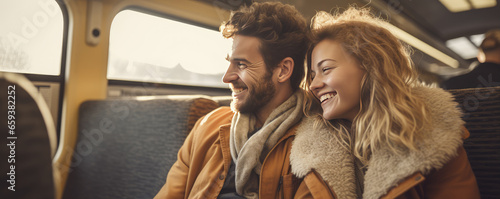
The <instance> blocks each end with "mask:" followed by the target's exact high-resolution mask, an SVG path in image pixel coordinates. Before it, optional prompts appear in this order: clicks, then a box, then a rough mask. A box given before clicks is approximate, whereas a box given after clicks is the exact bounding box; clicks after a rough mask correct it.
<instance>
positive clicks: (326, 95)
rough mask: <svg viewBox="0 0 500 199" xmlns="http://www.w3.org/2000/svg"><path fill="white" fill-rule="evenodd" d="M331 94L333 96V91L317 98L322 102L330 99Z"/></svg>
mask: <svg viewBox="0 0 500 199" xmlns="http://www.w3.org/2000/svg"><path fill="white" fill-rule="evenodd" d="M333 96H335V95H334V94H333V93H327V94H324V95H322V96H321V98H320V99H319V101H321V102H324V101H325V100H327V99H330V98H332V97H333Z"/></svg>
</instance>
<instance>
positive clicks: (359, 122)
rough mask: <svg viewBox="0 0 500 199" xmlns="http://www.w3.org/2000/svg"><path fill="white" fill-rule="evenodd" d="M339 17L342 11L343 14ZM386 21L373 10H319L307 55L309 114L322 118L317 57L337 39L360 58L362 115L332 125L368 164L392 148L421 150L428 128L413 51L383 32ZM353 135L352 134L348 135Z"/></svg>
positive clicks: (305, 83)
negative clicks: (314, 83) (314, 75)
mask: <svg viewBox="0 0 500 199" xmlns="http://www.w3.org/2000/svg"><path fill="white" fill-rule="evenodd" d="M337 13H338V12H337ZM384 23H386V22H385V21H383V20H381V19H380V18H377V17H375V16H373V15H372V14H371V13H370V10H369V9H366V8H354V7H351V8H349V9H347V10H346V11H344V12H343V13H338V14H333V15H332V14H329V13H327V12H318V13H317V14H316V16H315V17H314V18H313V20H312V24H311V29H312V32H311V33H312V35H311V40H312V43H311V45H310V47H309V50H308V53H307V58H306V60H307V70H306V78H305V80H304V82H303V88H304V89H305V90H307V91H309V92H308V93H309V94H308V97H306V103H305V104H306V107H305V108H304V111H305V112H306V114H308V115H311V114H313V115H314V114H315V115H320V114H321V112H322V110H321V108H320V106H319V105H318V103H319V102H318V99H316V98H315V97H314V96H313V95H312V94H311V92H310V90H309V86H310V85H311V77H310V74H311V54H312V50H313V49H314V47H315V46H316V45H317V44H318V43H319V42H321V41H323V40H325V39H329V40H334V41H336V42H338V43H340V44H341V46H342V47H343V49H344V50H345V51H346V52H347V53H350V54H351V55H352V56H354V57H355V58H356V59H357V60H358V61H359V63H360V67H361V69H362V70H364V71H365V75H364V77H363V79H362V82H361V93H360V96H361V98H360V101H359V103H360V111H359V113H358V115H357V116H356V117H355V118H354V120H353V121H352V124H349V123H348V122H346V121H342V120H332V121H329V125H330V126H331V127H333V128H334V129H335V130H334V132H338V133H340V135H339V136H340V138H341V140H342V141H343V142H344V143H345V144H346V146H347V147H348V148H349V149H350V150H352V152H353V154H354V155H355V156H356V157H357V158H359V159H360V160H361V161H362V162H365V163H367V162H368V160H369V157H370V155H371V154H372V153H373V152H375V151H377V150H378V149H380V148H381V146H388V147H389V148H390V149H391V150H393V151H394V152H402V151H404V150H412V149H415V148H416V147H415V142H416V140H418V139H419V138H420V135H419V134H418V133H417V132H420V131H422V129H423V128H424V127H425V126H426V125H428V123H429V120H428V119H427V117H426V115H427V112H428V110H427V109H426V106H425V105H424V103H423V101H422V99H420V98H418V97H417V96H415V95H412V92H411V90H412V88H413V87H415V86H420V85H421V83H420V82H419V81H418V78H417V73H416V71H415V70H414V66H413V62H412V61H411V59H410V56H409V48H408V47H407V46H405V45H404V44H402V43H401V42H400V41H399V40H398V39H397V38H396V37H395V36H394V35H393V34H391V32H390V31H389V30H387V29H385V28H383V25H384ZM348 132H350V133H348Z"/></svg>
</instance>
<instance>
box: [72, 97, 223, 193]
mask: <svg viewBox="0 0 500 199" xmlns="http://www.w3.org/2000/svg"><path fill="white" fill-rule="evenodd" d="M217 107H218V104H217V103H216V102H214V101H212V100H210V99H208V98H203V97H200V96H190V97H172V96H167V97H136V98H129V99H114V100H113V99H112V100H99V101H87V102H84V103H83V104H82V105H81V107H80V115H79V127H78V133H79V135H78V140H77V144H76V148H75V153H74V155H73V158H72V165H71V167H70V171H69V175H68V180H67V184H66V188H65V191H64V194H63V198H68V199H69V198H71V199H80V198H82V199H83V198H96V199H98V198H153V197H154V196H155V194H156V193H157V192H158V191H159V190H160V189H161V187H162V186H163V184H164V183H165V180H166V176H167V173H168V171H169V169H170V167H171V166H172V164H173V163H174V162H175V161H176V159H177V152H178V150H179V148H180V147H181V146H182V144H183V142H184V139H185V138H186V136H187V135H188V133H189V131H190V128H192V126H193V125H194V123H195V122H196V120H198V118H200V117H201V116H203V115H205V114H206V113H208V112H210V111H211V110H213V109H215V108H217Z"/></svg>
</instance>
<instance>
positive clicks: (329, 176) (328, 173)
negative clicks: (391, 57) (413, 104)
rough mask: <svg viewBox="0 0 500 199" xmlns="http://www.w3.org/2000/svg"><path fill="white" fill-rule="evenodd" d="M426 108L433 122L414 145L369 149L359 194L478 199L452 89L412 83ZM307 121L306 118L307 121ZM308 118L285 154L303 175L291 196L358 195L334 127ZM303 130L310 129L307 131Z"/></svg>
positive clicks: (351, 167)
mask: <svg viewBox="0 0 500 199" xmlns="http://www.w3.org/2000/svg"><path fill="white" fill-rule="evenodd" d="M414 94H415V95H417V96H420V97H421V98H423V99H424V100H425V102H426V104H427V105H428V108H429V110H430V114H429V117H430V119H431V120H432V125H431V126H429V127H427V128H426V129H425V131H423V132H419V133H421V134H422V135H423V137H424V139H423V140H422V141H421V142H419V143H418V150H416V151H407V152H406V153H404V154H395V153H393V152H391V150H389V149H388V148H382V149H381V150H379V151H377V152H376V153H374V154H372V156H371V158H370V163H369V166H368V167H367V170H366V173H365V176H364V185H362V186H363V187H364V193H363V195H362V198H366V199H376V198H467V199H474V198H479V190H478V188H477V183H476V179H475V176H474V173H473V172H472V169H471V167H470V164H469V161H468V159H467V154H466V153H465V150H464V148H463V147H462V139H463V138H464V137H468V131H467V130H465V128H463V125H464V122H463V121H462V119H461V112H460V110H459V109H458V108H457V106H456V105H457V104H456V103H455V102H453V98H452V96H451V94H449V93H447V92H445V91H443V90H441V89H436V88H424V87H422V88H415V89H414ZM307 120H309V121H307ZM315 120H316V119H313V118H308V119H306V121H304V122H303V123H302V124H303V125H301V126H300V127H299V128H298V130H297V132H298V133H297V135H296V137H295V140H294V142H293V146H292V151H291V155H290V163H291V167H292V172H293V173H294V174H295V175H297V176H298V177H299V178H303V181H302V183H301V184H300V187H299V188H298V190H297V192H296V194H295V198H342V199H344V198H359V197H360V196H358V195H357V194H356V178H355V172H354V169H355V167H354V159H353V156H352V155H350V153H349V151H348V150H346V149H345V148H344V147H342V146H341V144H340V143H339V142H338V141H337V139H335V137H334V136H336V135H335V134H336V133H337V132H332V130H331V129H330V128H328V127H326V126H324V125H314V124H315V123H316V124H321V123H320V122H318V121H315ZM306 129H314V130H309V131H306Z"/></svg>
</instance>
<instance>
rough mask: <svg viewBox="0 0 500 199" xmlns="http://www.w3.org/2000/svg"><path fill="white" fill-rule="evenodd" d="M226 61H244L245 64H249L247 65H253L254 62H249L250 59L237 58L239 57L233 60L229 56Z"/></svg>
mask: <svg viewBox="0 0 500 199" xmlns="http://www.w3.org/2000/svg"><path fill="white" fill-rule="evenodd" d="M226 60H227V61H243V62H247V63H252V62H250V61H248V59H245V58H237V57H236V58H232V57H229V55H228V56H226Z"/></svg>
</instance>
